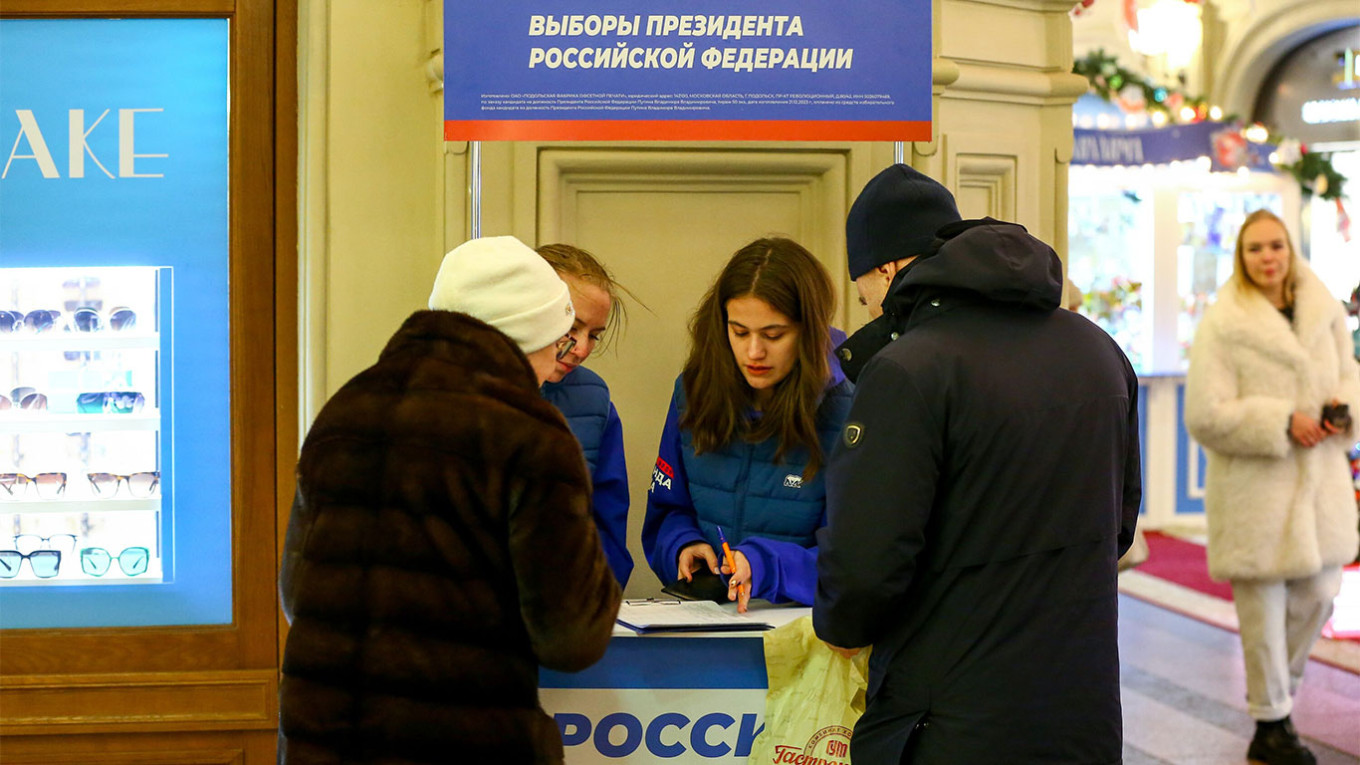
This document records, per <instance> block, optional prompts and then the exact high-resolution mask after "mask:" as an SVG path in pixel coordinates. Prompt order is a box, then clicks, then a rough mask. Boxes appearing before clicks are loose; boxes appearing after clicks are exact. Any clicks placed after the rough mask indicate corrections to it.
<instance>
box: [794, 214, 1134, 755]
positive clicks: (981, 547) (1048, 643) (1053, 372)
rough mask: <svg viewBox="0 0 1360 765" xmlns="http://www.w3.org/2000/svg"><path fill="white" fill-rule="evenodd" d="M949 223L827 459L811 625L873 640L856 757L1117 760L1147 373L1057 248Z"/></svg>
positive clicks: (910, 288)
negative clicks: (1092, 313)
mask: <svg viewBox="0 0 1360 765" xmlns="http://www.w3.org/2000/svg"><path fill="white" fill-rule="evenodd" d="M940 235H941V236H942V237H944V238H945V239H946V241H945V242H944V243H943V245H942V246H941V247H940V248H939V249H938V252H937V253H935V254H934V255H933V256H931V257H926V258H922V259H919V260H917V261H915V262H914V263H912V264H911V265H910V266H908V270H907V273H906V275H905V276H903V277H902V278H901V279H900V281H899V282H898V283H897V284H896V285H895V287H894V288H893V289H892V291H890V293H889V295H888V297H887V299H886V305H885V307H886V309H887V312H888V313H889V314H890V315H891V316H894V317H896V320H897V321H898V325H897V327H896V329H897V330H900V332H901V334H900V337H898V339H896V340H894V341H892V342H890V343H889V344H888V345H887V346H886V347H884V348H883V349H882V350H881V351H879V352H878V353H877V355H874V356H873V358H872V360H871V361H869V363H868V365H867V366H866V367H865V368H864V370H863V373H862V374H861V375H860V377H859V379H858V381H857V384H856V392H855V401H854V405H853V406H852V408H851V411H850V416H849V421H848V423H847V425H846V431H845V435H844V437H843V439H842V442H841V444H840V445H838V446H837V449H836V452H835V453H834V454H833V455H832V459H831V464H830V467H829V470H828V484H829V486H828V499H827V502H828V516H829V517H828V526H827V527H826V528H825V529H824V530H823V531H822V532H821V533H820V534H819V540H820V542H821V555H820V557H819V561H818V573H819V579H818V592H817V601H816V604H815V606H814V609H813V622H814V625H815V627H816V630H817V634H818V635H819V636H820V637H821V638H822V639H824V640H826V641H827V642H829V643H831V644H833V645H839V646H843V647H859V646H865V645H872V646H873V655H872V657H871V660H870V678H869V692H868V701H867V709H866V711H865V713H864V715H863V717H862V718H861V719H860V720H859V723H858V725H857V726H856V728H855V732H854V736H853V738H852V744H851V747H852V750H851V754H852V757H853V758H854V761H855V763H856V765H889V764H891V765H898V763H899V762H912V763H926V764H931V763H948V764H949V765H968V764H969V763H997V762H1005V763H1040V762H1043V763H1059V762H1066V763H1085V764H1088V765H1089V764H1094V763H1116V762H1119V761H1120V757H1121V749H1122V746H1121V740H1122V728H1121V712H1120V701H1119V651H1118V645H1117V629H1116V627H1117V624H1116V622H1117V615H1118V614H1117V609H1118V601H1117V594H1116V588H1115V574H1116V568H1115V567H1116V561H1117V559H1118V558H1119V555H1120V553H1122V552H1123V551H1124V550H1125V549H1127V548H1128V546H1129V544H1130V543H1131V542H1132V538H1133V529H1134V523H1135V521H1136V518H1137V513H1138V505H1139V502H1140V500H1141V495H1142V492H1141V488H1140V466H1139V449H1138V416H1137V400H1138V398H1137V390H1138V381H1137V378H1136V376H1135V375H1134V372H1133V369H1132V368H1131V367H1130V365H1129V363H1128V361H1127V359H1126V358H1125V357H1124V354H1123V353H1122V352H1121V351H1120V349H1119V347H1118V346H1117V345H1116V344H1115V343H1114V341H1113V340H1112V339H1111V338H1110V337H1109V336H1108V335H1106V334H1105V333H1104V332H1103V331H1102V330H1101V329H1100V328H1098V327H1097V326H1096V325H1094V324H1092V323H1091V322H1090V321H1088V320H1087V319H1085V318H1083V317H1082V316H1079V315H1078V314H1076V313H1073V312H1070V311H1065V310H1057V308H1058V304H1059V298H1060V296H1061V294H1062V271H1061V264H1060V263H1059V261H1058V258H1057V256H1056V255H1055V254H1054V253H1053V251H1052V250H1051V249H1050V248H1049V247H1048V246H1047V245H1045V244H1043V243H1042V242H1040V241H1038V240H1037V239H1034V238H1033V237H1031V236H1029V235H1028V234H1027V233H1025V230H1024V229H1023V228H1022V227H1020V226H1017V225H1014V224H1006V223H1000V222H998V221H993V220H990V219H984V220H983V221H964V222H961V223H960V224H954V225H953V226H950V227H946V229H943V230H942V231H941V233H940ZM909 738H910V741H909V740H908V739H909ZM904 751H910V752H911V755H910V756H909V758H908V759H902V755H903V752H904Z"/></svg>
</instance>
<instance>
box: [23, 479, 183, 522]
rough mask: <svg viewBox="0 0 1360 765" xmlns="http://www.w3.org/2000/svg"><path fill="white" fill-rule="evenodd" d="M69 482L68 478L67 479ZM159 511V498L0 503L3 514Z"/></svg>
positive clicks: (27, 500) (37, 500) (24, 500)
mask: <svg viewBox="0 0 1360 765" xmlns="http://www.w3.org/2000/svg"><path fill="white" fill-rule="evenodd" d="M67 480H68V481H69V480H70V479H69V478H68V479H67ZM160 509H161V498H160V497H146V498H143V499H138V498H127V499H123V498H120V497H114V498H111V499H31V500H29V499H9V500H3V501H0V514H4V513H126V512H138V511H147V510H155V511H158V510H160Z"/></svg>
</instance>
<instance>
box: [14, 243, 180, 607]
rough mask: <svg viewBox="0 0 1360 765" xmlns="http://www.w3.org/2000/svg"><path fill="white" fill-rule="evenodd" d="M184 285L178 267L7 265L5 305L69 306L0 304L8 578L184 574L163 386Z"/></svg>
mask: <svg viewBox="0 0 1360 765" xmlns="http://www.w3.org/2000/svg"><path fill="white" fill-rule="evenodd" d="M162 278H163V280H164V284H162ZM171 283H172V281H171V274H170V269H166V268H147V267H136V266H132V267H121V268H120V267H111V268H90V269H62V268H32V269H27V268H4V269H0V296H3V297H0V305H11V306H22V307H29V306H37V305H47V306H56V307H53V308H30V309H28V310H15V309H0V349H3V353H4V354H5V356H6V358H5V362H4V365H3V366H4V370H3V373H0V391H4V392H0V417H3V418H4V425H5V427H6V430H7V431H8V432H7V434H6V437H5V438H4V439H3V443H0V513H3V515H0V528H3V533H2V534H0V587H26V586H38V585H65V586H79V585H86V584H115V583H118V584H123V583H129V584H134V583H135V584H153V583H161V582H164V581H166V574H167V571H173V570H174V567H173V549H172V547H171V548H167V546H166V541H167V540H173V539H174V538H175V534H174V523H173V519H174V513H173V512H171V511H168V508H171V507H173V496H174V492H173V491H170V490H168V488H167V487H170V486H173V481H172V480H171V479H172V475H171V471H169V470H166V469H165V468H166V467H167V465H169V464H172V463H173V457H172V455H173V441H172V440H171V439H167V438H164V437H163V434H164V433H165V430H164V428H163V427H162V423H163V420H162V417H161V410H162V408H163V407H162V402H163V401H164V396H163V395H162V393H161V384H160V383H161V381H162V380H166V381H167V383H169V382H172V381H173V374H172V370H173V368H174V364H173V361H172V354H171V353H170V352H169V351H168V350H163V349H162V348H161V344H160V338H161V333H160V331H159V327H160V322H159V318H160V314H161V310H160V309H161V306H162V305H163V304H165V305H168V304H170V303H172V301H170V300H162V299H161V298H160V295H162V294H165V295H167V296H168V295H170V294H172V287H171ZM167 323H171V322H167ZM162 359H164V360H165V364H164V366H162ZM168 387H170V386H168ZM163 444H164V445H165V446H166V450H165V451H166V454H165V455H164V456H163V454H162V445H163ZM167 497H168V498H170V501H169V502H166V501H165V500H166V498H167ZM7 542H10V543H12V544H6V543H7Z"/></svg>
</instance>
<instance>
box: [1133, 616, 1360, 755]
mask: <svg viewBox="0 0 1360 765" xmlns="http://www.w3.org/2000/svg"><path fill="white" fill-rule="evenodd" d="M1119 608H1120V612H1119V651H1120V659H1121V664H1122V681H1123V682H1122V685H1123V698H1124V762H1125V763H1126V765H1145V764H1146V763H1154V764H1158V765H1160V764H1161V763H1170V764H1172V765H1220V764H1222V765H1238V764H1240V763H1245V762H1246V761H1247V760H1246V751H1247V745H1248V744H1249V743H1250V742H1251V734H1252V731H1253V730H1254V725H1253V723H1252V721H1251V719H1250V718H1249V717H1248V716H1247V713H1246V701H1245V699H1244V698H1243V695H1244V693H1245V688H1246V683H1245V680H1244V679H1243V671H1242V649H1241V644H1240V643H1239V642H1238V639H1237V634H1236V633H1234V632H1230V631H1228V630H1224V629H1220V628H1218V627H1214V626H1211V625H1208V624H1205V623H1203V622H1200V621H1196V620H1194V619H1191V618H1188V617H1185V616H1181V615H1180V614H1176V613H1173V612H1171V611H1168V610H1165V609H1162V608H1158V607H1157V606H1153V605H1150V604H1148V603H1145V602H1143V601H1141V600H1138V599H1137V598H1133V597H1129V596H1127V595H1121V596H1120V598H1119ZM1293 719H1294V725H1295V727H1297V728H1298V731H1299V735H1300V736H1302V737H1303V738H1304V739H1305V741H1306V742H1307V744H1308V746H1309V747H1310V748H1311V749H1312V750H1313V753H1314V754H1316V755H1317V760H1318V762H1319V763H1322V765H1342V764H1343V763H1350V764H1355V763H1360V675H1356V674H1353V673H1351V672H1347V671H1344V670H1341V669H1336V668H1334V667H1331V666H1328V665H1326V664H1321V663H1319V662H1315V661H1314V662H1309V666H1308V669H1307V671H1306V672H1305V674H1304V679H1303V687H1302V688H1301V689H1300V690H1299V695H1298V697H1297V699H1296V700H1295V707H1294V714H1293Z"/></svg>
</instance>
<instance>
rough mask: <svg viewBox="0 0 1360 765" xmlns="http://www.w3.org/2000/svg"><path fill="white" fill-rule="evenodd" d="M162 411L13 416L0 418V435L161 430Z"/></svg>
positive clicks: (14, 413) (22, 414)
mask: <svg viewBox="0 0 1360 765" xmlns="http://www.w3.org/2000/svg"><path fill="white" fill-rule="evenodd" d="M160 424H161V417H160V411H159V410H155V409H152V410H146V409H143V410H142V411H141V412H138V413H137V414H55V413H49V412H34V413H30V412H10V413H8V414H6V415H4V416H0V433H7V434H12V433H93V432H96V431H106V430H158V429H159V428H160Z"/></svg>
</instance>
